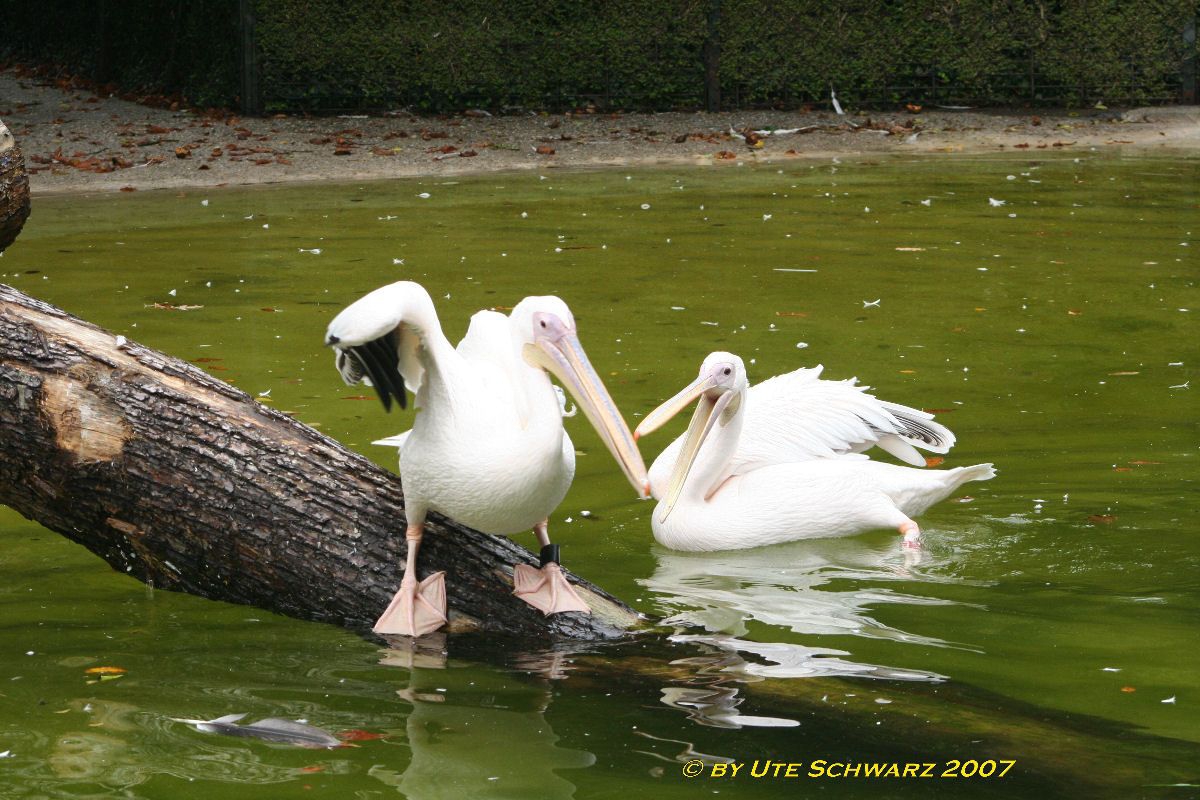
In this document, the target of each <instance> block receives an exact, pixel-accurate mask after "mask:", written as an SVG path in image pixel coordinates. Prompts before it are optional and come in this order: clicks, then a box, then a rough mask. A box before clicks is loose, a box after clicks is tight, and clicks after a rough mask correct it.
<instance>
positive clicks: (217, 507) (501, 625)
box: [0, 285, 637, 639]
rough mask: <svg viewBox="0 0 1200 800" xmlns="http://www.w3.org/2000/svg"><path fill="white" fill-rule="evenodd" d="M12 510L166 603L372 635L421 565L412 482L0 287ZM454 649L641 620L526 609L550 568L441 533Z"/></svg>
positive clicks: (440, 527)
mask: <svg viewBox="0 0 1200 800" xmlns="http://www.w3.org/2000/svg"><path fill="white" fill-rule="evenodd" d="M0 503H4V504H6V505H9V506H11V507H13V508H15V509H16V510H17V511H19V512H20V513H22V514H24V515H25V516H26V517H29V518H31V519H34V520H36V521H38V522H40V523H41V524H42V525H45V526H46V527H47V528H50V529H52V530H55V531H58V532H59V533H62V534H63V535H65V536H66V537H68V538H69V539H72V540H73V541H76V542H79V543H80V544H82V545H84V546H85V547H87V548H88V549H89V550H92V551H94V552H95V553H97V554H99V555H100V556H101V557H102V558H104V559H105V560H106V561H107V562H108V563H109V564H111V565H112V566H113V567H114V568H116V569H118V570H120V571H122V572H128V573H129V574H131V575H133V576H134V577H136V578H138V579H139V580H142V581H145V582H148V583H149V582H152V583H153V585H154V586H156V587H160V588H167V589H175V590H179V591H185V592H191V593H192V594H198V595H201V596H203V597H209V598H214V599H219V600H226V601H229V602H234V603H246V604H250V605H255V606H259V607H262V608H267V609H270V610H272V611H277V612H279V613H282V614H287V615H289V616H293V617H299V618H302V619H310V620H320V621H324V622H332V623H336V624H339V625H344V626H346V627H350V628H355V629H364V628H367V627H369V626H370V624H371V623H372V622H373V620H374V619H375V617H376V616H378V614H379V613H380V612H381V611H382V610H383V608H384V606H385V605H386V604H387V602H388V600H390V599H391V596H392V593H393V592H394V591H395V589H396V588H397V586H398V585H399V582H400V577H401V574H402V565H403V562H404V547H405V545H404V535H403V531H404V500H403V496H402V494H401V491H400V481H399V478H398V477H397V476H396V475H394V474H392V473H389V472H386V471H384V470H381V469H379V468H378V467H376V466H375V465H374V464H372V463H371V462H369V461H368V460H366V459H365V458H363V457H362V456H359V455H357V454H355V453H352V452H350V451H348V450H346V449H345V448H343V447H342V446H341V445H339V444H338V443H337V442H334V441H333V440H331V439H329V438H328V437H325V436H323V435H321V434H320V433H318V432H316V431H314V430H313V429H311V428H309V427H307V426H305V425H303V424H301V423H299V422H296V421H295V420H293V419H291V418H290V417H288V416H287V415H285V414H282V413H279V412H278V411H275V410H274V409H271V408H268V407H266V406H263V405H262V404H260V403H257V402H255V401H254V399H253V398H251V397H250V396H249V395H247V394H246V393H245V392H242V391H240V390H238V389H235V388H233V387H232V386H229V385H228V384H225V383H222V382H221V381H219V380H216V379H215V378H212V377H211V376H209V375H208V374H207V373H205V372H203V371H202V370H200V369H198V368H196V367H193V366H192V365H190V364H187V363H185V362H183V361H179V360H178V359H174V358H171V357H169V356H165V355H163V354H161V353H158V352H155V351H153V350H151V349H149V348H146V347H142V346H140V345H137V344H134V343H132V342H130V343H125V342H123V341H122V340H118V339H117V337H115V336H113V335H112V334H110V333H107V332H105V331H103V330H101V329H100V328H98V327H96V326H94V325H91V324H89V323H87V322H84V321H82V320H79V319H77V318H75V317H72V316H70V315H69V314H66V313H65V312H63V311H60V310H59V309H56V308H54V307H52V306H49V305H46V304H44V303H41V302H39V301H37V300H34V299H32V298H30V297H28V296H26V295H24V294H22V293H21V292H19V291H17V290H16V289H13V288H11V287H9V286H3V285H0ZM427 530H428V533H429V535H427V536H426V537H425V539H424V542H423V544H422V547H421V568H422V571H423V572H422V576H423V575H424V574H428V573H429V572H433V571H434V570H437V569H444V570H446V573H447V575H446V585H447V590H448V593H449V606H450V625H449V628H448V629H449V630H450V631H451V632H461V631H471V630H483V631H493V632H503V633H508V634H515V635H521V636H555V637H568V638H576V639H597V638H614V637H617V636H620V635H622V634H623V633H625V632H626V631H627V630H628V629H629V628H630V627H632V626H633V625H634V624H636V620H637V615H636V613H635V612H633V611H632V610H631V609H630V608H628V607H627V606H626V605H624V604H623V603H621V602H620V601H619V600H617V599H616V598H614V597H612V596H611V595H609V594H607V593H606V592H604V591H603V590H601V589H599V588H597V587H595V586H593V585H591V584H589V583H587V582H584V581H581V582H580V584H579V589H580V594H581V596H583V597H584V598H585V600H586V602H587V603H588V604H589V605H590V606H591V608H592V610H593V613H592V614H591V615H585V614H577V613H567V614H557V615H554V616H552V617H543V616H542V615H541V614H540V613H539V612H538V611H536V610H534V609H533V608H531V607H530V606H528V605H526V604H525V603H524V602H522V601H521V600H518V599H517V598H516V597H514V596H513V595H512V568H513V565H514V564H517V563H522V562H523V563H527V564H535V565H536V563H537V559H536V557H535V556H534V555H533V554H532V553H530V552H529V551H527V550H525V549H523V548H521V547H520V546H518V545H517V544H515V543H513V542H512V541H511V540H509V539H507V538H504V537H495V536H489V535H486V534H482V533H478V532H476V531H473V530H469V529H467V528H464V527H462V526H460V525H457V524H454V523H451V522H447V521H444V520H441V519H436V518H435V519H431V520H430V522H429V523H428V527H427Z"/></svg>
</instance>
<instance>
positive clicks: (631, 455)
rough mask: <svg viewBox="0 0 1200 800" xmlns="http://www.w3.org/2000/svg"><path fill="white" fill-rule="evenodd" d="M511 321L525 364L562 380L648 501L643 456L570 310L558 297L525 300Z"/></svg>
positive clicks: (648, 492) (647, 485) (638, 490)
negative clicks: (591, 359) (590, 355)
mask: <svg viewBox="0 0 1200 800" xmlns="http://www.w3.org/2000/svg"><path fill="white" fill-rule="evenodd" d="M509 320H510V321H511V325H512V331H513V336H514V338H515V339H516V341H517V343H518V344H519V345H520V347H521V356H522V357H523V358H524V359H525V363H527V364H529V365H530V366H533V367H539V368H541V369H544V370H546V371H547V372H549V373H550V374H552V375H553V376H554V377H556V378H558V380H559V381H560V382H561V383H562V384H563V386H565V387H566V388H567V390H568V391H569V392H570V393H571V395H572V396H573V397H574V398H575V401H576V402H577V403H578V404H579V406H580V407H581V408H582V409H583V413H584V414H586V415H587V418H588V421H589V422H591V423H592V427H593V428H595V429H596V432H597V433H599V434H600V438H601V439H603V440H604V444H605V446H607V447H608V451H609V452H610V453H612V454H613V458H615V459H616V460H617V463H618V464H620V465H621V470H622V471H623V472H624V473H625V477H626V478H628V479H629V482H630V483H632V484H633V488H634V489H636V490H637V492H638V495H639V496H641V497H647V496H649V494H650V480H649V479H648V478H647V477H646V465H645V463H644V462H643V461H642V454H641V453H640V452H638V448H637V444H636V443H635V442H634V439H633V434H631V433H630V432H629V426H628V425H626V424H625V420H624V419H622V417H621V412H620V411H618V410H617V406H616V404H615V403H613V401H612V397H611V396H610V395H609V393H608V389H606V388H605V387H604V382H603V381H601V380H600V376H599V375H597V374H596V370H595V369H593V368H592V364H591V362H590V361H588V357H587V354H585V353H584V352H583V345H581V344H580V343H579V335H578V333H577V332H576V330H575V317H574V316H573V315H572V314H571V309H569V308H567V304H566V303H564V302H563V301H562V300H560V299H559V298H557V297H553V296H545V297H526V298H525V299H524V300H522V301H521V302H519V303H517V305H516V307H515V308H514V309H513V310H512V313H511V314H510V315H509Z"/></svg>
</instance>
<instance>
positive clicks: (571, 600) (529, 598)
mask: <svg viewBox="0 0 1200 800" xmlns="http://www.w3.org/2000/svg"><path fill="white" fill-rule="evenodd" d="M541 564H542V566H541V569H534V568H533V567H531V566H529V565H528V564H517V565H516V566H515V567H513V594H515V595H516V596H517V597H519V598H521V599H522V600H524V601H525V602H526V603H529V605H531V606H533V607H534V608H536V609H537V610H538V611H541V612H542V613H543V614H546V615H547V616H549V615H550V614H558V613H560V612H563V611H581V612H583V613H584V614H590V613H591V611H592V610H591V609H590V608H588V605H587V603H585V602H583V599H582V598H580V596H579V595H578V594H576V592H575V590H574V589H573V588H571V584H569V583H567V578H566V576H565V575H563V572H562V567H560V566H559V565H558V545H556V544H547V545H544V546H543V547H542V552H541Z"/></svg>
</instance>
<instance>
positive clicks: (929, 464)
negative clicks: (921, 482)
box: [925, 456, 946, 467]
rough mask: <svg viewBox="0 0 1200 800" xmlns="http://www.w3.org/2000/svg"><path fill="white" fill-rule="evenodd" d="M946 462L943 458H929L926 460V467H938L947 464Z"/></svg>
mask: <svg viewBox="0 0 1200 800" xmlns="http://www.w3.org/2000/svg"><path fill="white" fill-rule="evenodd" d="M945 461H946V459H944V458H942V457H941V456H928V457H926V459H925V466H927V467H936V466H938V465H939V464H943V463H945Z"/></svg>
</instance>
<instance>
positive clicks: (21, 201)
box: [0, 120, 29, 253]
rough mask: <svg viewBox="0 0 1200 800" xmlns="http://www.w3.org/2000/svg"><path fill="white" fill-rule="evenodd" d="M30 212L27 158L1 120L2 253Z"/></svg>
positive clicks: (0, 233) (0, 225)
mask: <svg viewBox="0 0 1200 800" xmlns="http://www.w3.org/2000/svg"><path fill="white" fill-rule="evenodd" d="M28 216H29V177H28V176H27V175H26V174H25V159H24V158H23V157H22V155H21V148H19V147H17V142H16V140H15V139H13V136H12V134H11V133H9V130H8V128H6V127H4V121H3V120H0V253H2V252H4V249H5V248H6V247H8V246H9V245H10V244H12V243H13V240H14V239H16V238H17V234H18V233H20V232H21V228H22V226H24V225H25V219H26V218H27V217H28Z"/></svg>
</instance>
